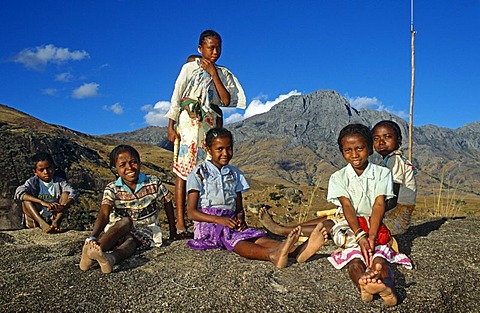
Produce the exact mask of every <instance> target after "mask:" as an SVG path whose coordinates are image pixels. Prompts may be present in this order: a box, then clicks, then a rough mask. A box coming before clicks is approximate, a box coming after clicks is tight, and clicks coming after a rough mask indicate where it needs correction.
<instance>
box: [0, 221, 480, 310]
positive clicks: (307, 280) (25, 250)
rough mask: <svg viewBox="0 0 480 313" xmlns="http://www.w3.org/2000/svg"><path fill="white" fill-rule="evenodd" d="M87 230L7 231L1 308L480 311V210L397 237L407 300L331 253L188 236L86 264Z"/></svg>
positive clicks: (0, 241) (421, 224)
mask: <svg viewBox="0 0 480 313" xmlns="http://www.w3.org/2000/svg"><path fill="white" fill-rule="evenodd" d="M87 234H88V232H78V231H69V232H66V233H63V234H56V235H46V234H42V233H41V232H40V231H39V230H38V229H29V230H19V231H10V232H6V231H2V232H0V246H1V247H2V249H0V260H1V262H0V311H2V312H82V313H83V312H438V313H443V312H465V313H468V312H478V308H479V306H480V298H479V294H480V284H479V283H478V282H479V281H480V270H479V264H480V261H479V257H478V253H477V251H479V249H480V241H478V240H476V238H478V237H479V236H480V220H479V219H478V218H460V219H435V220H420V221H416V222H415V223H414V224H413V226H412V227H411V228H410V230H409V231H408V232H407V233H406V234H405V235H402V236H399V237H398V242H399V245H400V249H401V250H402V251H404V252H405V253H407V254H408V255H409V256H410V257H411V259H412V261H413V263H414V268H413V269H412V270H407V269H404V268H401V267H396V268H395V277H396V278H395V279H396V283H395V285H396V288H397V292H398V295H399V304H398V305H397V306H396V307H394V308H385V307H384V306H383V304H382V301H381V300H380V299H376V300H374V301H373V302H372V303H369V304H365V303H363V302H362V301H361V300H360V298H359V292H358V290H357V289H356V288H355V287H354V285H353V283H352V282H351V281H350V279H349V277H348V273H347V272H346V270H335V269H334V268H333V266H331V265H330V263H329V262H328V261H327V259H326V258H327V256H328V255H329V253H330V252H331V251H333V249H334V248H333V246H331V245H327V246H325V247H323V248H321V249H320V251H319V252H318V254H317V255H316V256H315V257H314V258H313V259H312V260H310V261H308V262H306V263H303V264H295V263H293V261H292V262H291V264H290V266H289V267H287V268H285V269H277V268H275V267H274V266H273V265H272V264H270V263H268V262H263V261H255V260H248V259H244V258H242V257H239V256H238V255H236V254H235V253H231V252H227V251H225V250H222V251H218V250H211V251H194V250H191V249H189V248H187V247H186V245H185V241H177V242H174V243H172V244H171V245H169V246H166V247H160V248H154V249H152V250H149V251H146V252H143V253H140V254H136V255H134V256H133V257H131V258H130V259H128V260H126V261H124V262H123V263H121V264H119V265H117V266H115V268H114V271H113V273H111V274H109V275H104V274H102V273H101V272H100V270H99V268H98V267H97V266H96V267H95V268H92V269H91V270H89V271H87V272H82V271H80V269H79V268H78V263H79V261H80V252H81V248H82V243H83V240H84V239H85V237H86V236H87Z"/></svg>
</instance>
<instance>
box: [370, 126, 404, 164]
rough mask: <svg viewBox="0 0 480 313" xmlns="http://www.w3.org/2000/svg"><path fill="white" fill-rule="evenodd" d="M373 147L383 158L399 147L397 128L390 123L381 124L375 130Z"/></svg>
mask: <svg viewBox="0 0 480 313" xmlns="http://www.w3.org/2000/svg"><path fill="white" fill-rule="evenodd" d="M373 147H374V148H375V151H377V152H378V153H379V154H380V155H381V156H382V157H383V158H385V157H386V156H387V155H389V154H390V153H391V152H392V151H394V150H396V149H398V148H399V147H398V138H397V133H396V132H395V130H394V129H393V128H392V127H390V126H388V125H379V126H377V127H375V129H374V131H373Z"/></svg>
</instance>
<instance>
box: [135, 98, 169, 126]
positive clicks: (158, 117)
mask: <svg viewBox="0 0 480 313" xmlns="http://www.w3.org/2000/svg"><path fill="white" fill-rule="evenodd" d="M169 108H170V102H169V101H158V102H157V103H155V105H154V106H153V107H152V105H150V104H147V105H144V106H142V107H141V110H142V111H144V112H147V114H145V116H144V117H143V118H144V119H145V123H146V124H147V125H153V126H167V125H168V118H166V117H165V114H166V113H167V111H168V109H169Z"/></svg>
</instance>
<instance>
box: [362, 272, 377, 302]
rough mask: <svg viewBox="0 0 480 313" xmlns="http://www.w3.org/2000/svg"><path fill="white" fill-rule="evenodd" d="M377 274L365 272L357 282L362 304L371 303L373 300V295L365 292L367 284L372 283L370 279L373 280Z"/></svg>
mask: <svg viewBox="0 0 480 313" xmlns="http://www.w3.org/2000/svg"><path fill="white" fill-rule="evenodd" d="M377 274H378V273H376V272H373V271H371V272H366V273H365V274H364V275H363V276H362V277H360V279H359V280H358V287H359V288H360V298H361V299H362V301H363V302H367V303H368V302H372V300H373V295H374V294H373V293H370V292H369V291H368V290H367V288H366V287H367V284H369V283H371V282H372V278H374V277H375V276H376V275H377ZM375 280H376V279H375Z"/></svg>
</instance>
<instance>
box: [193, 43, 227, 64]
mask: <svg viewBox="0 0 480 313" xmlns="http://www.w3.org/2000/svg"><path fill="white" fill-rule="evenodd" d="M198 51H199V52H200V53H201V54H202V57H203V58H204V59H207V60H209V61H210V62H212V63H215V62H217V60H218V59H219V58H220V55H221V54H222V43H221V42H220V40H218V39H217V38H215V37H206V38H205V39H204V40H203V43H202V44H201V45H200V46H198Z"/></svg>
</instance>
